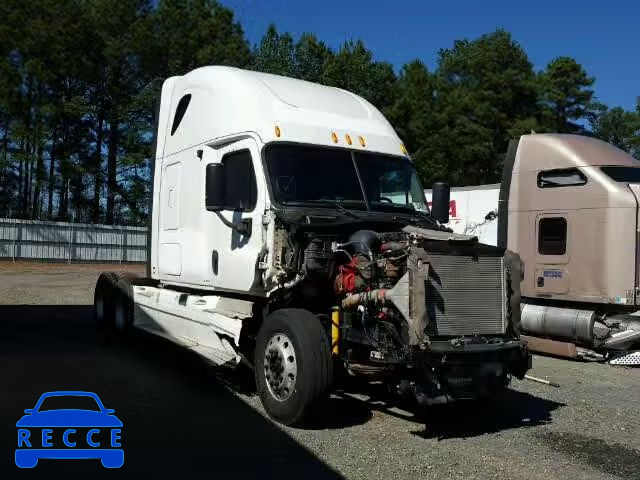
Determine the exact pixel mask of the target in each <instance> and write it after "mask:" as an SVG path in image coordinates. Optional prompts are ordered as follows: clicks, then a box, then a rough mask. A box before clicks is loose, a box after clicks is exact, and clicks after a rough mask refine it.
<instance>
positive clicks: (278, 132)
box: [275, 125, 281, 138]
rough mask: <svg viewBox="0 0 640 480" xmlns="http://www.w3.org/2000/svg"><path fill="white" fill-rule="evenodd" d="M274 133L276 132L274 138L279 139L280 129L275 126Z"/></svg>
mask: <svg viewBox="0 0 640 480" xmlns="http://www.w3.org/2000/svg"><path fill="white" fill-rule="evenodd" d="M275 131H276V137H278V138H280V133H281V132H280V127H279V126H277V125H276V128H275Z"/></svg>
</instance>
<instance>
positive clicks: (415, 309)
mask: <svg viewBox="0 0 640 480" xmlns="http://www.w3.org/2000/svg"><path fill="white" fill-rule="evenodd" d="M283 231H284V230H283ZM283 231H281V232H283ZM281 235H282V237H281V240H282V241H281V242H280V244H279V245H280V248H281V251H279V252H278V258H279V259H281V261H280V264H279V268H280V271H281V272H282V273H281V274H282V280H281V281H280V285H281V287H280V289H279V292H280V293H281V301H282V302H283V303H286V304H287V305H295V306H301V307H304V308H308V309H312V310H313V311H318V312H330V311H331V310H333V311H334V315H335V319H333V328H332V329H331V331H332V342H333V347H334V353H336V352H339V356H340V358H342V359H343V360H344V362H345V365H346V366H347V368H348V369H349V371H352V372H354V373H359V374H374V375H378V374H385V375H386V374H401V373H406V372H407V370H412V371H415V372H419V374H420V375H423V376H426V377H425V378H423V379H422V381H421V384H422V385H424V384H427V385H430V388H431V389H432V390H440V389H448V390H457V392H458V393H459V395H458V396H464V395H465V393H464V392H471V391H474V392H476V391H477V390H478V384H479V383H482V384H486V383H488V384H492V383H493V384H496V385H497V384H504V382H505V378H506V377H507V376H508V374H510V373H512V374H514V375H517V376H519V377H521V376H522V375H524V372H525V371H526V369H527V368H528V365H527V364H526V361H527V358H528V357H527V355H526V351H524V350H523V349H522V348H520V343H519V341H518V334H519V323H520V320H519V318H520V308H519V282H520V279H521V277H520V271H519V268H520V266H521V265H520V260H519V257H517V256H515V255H513V254H510V253H507V254H506V255H505V254H504V252H503V251H502V250H500V249H497V248H496V247H490V246H487V245H481V244H478V243H477V239H476V238H475V237H470V236H464V235H457V234H453V233H448V232H441V231H432V230H424V229H420V228H416V227H405V228H404V229H402V230H401V231H395V232H394V231H392V232H384V231H383V232H377V231H373V230H368V229H362V230H357V231H355V232H348V233H344V234H342V233H319V232H318V231H293V232H290V233H288V234H287V233H284V234H282V233H281ZM470 352H475V353H472V354H473V355H475V357H474V358H473V361H472V362H469V358H470V357H469V353H470ZM482 352H484V353H482ZM480 353H482V355H484V357H482V355H480ZM483 358H484V359H485V360H486V362H487V365H488V366H487V365H485V366H484V367H483V369H484V370H483V369H478V364H479V360H482V359H483ZM480 363H481V362H480ZM481 377H482V378H481ZM487 379H488V381H487ZM409 384H410V385H412V386H415V384H416V383H411V382H409ZM447 387H449V388H447ZM413 393H417V392H415V391H414V392H413ZM440 394H441V392H440V391H431V392H429V394H428V397H430V398H433V397H436V396H438V395H440Z"/></svg>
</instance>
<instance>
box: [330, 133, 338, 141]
mask: <svg viewBox="0 0 640 480" xmlns="http://www.w3.org/2000/svg"><path fill="white" fill-rule="evenodd" d="M331 140H333V143H338V135H336V132H331Z"/></svg>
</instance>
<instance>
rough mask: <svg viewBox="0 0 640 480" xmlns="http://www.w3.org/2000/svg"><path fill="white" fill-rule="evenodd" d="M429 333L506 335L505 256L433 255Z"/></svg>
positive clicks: (430, 269) (430, 276) (428, 304)
mask: <svg viewBox="0 0 640 480" xmlns="http://www.w3.org/2000/svg"><path fill="white" fill-rule="evenodd" d="M429 257H430V259H429V262H430V263H429V277H428V280H427V285H426V289H425V290H426V297H427V298H426V300H427V318H428V322H429V323H428V324H427V329H426V332H427V335H429V336H438V335H443V336H447V335H451V336H459V335H476V334H477V335H502V334H504V332H505V330H506V320H505V317H506V312H505V308H506V290H505V278H504V273H503V271H504V270H503V258H502V257H471V256H457V255H443V254H430V256H429Z"/></svg>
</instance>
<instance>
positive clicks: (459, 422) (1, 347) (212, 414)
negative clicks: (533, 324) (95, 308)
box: [0, 263, 640, 480]
mask: <svg viewBox="0 0 640 480" xmlns="http://www.w3.org/2000/svg"><path fill="white" fill-rule="evenodd" d="M101 270H113V271H126V272H129V273H139V274H142V273H143V268H142V267H141V266H131V265H126V266H120V265H89V266H86V265H60V264H25V263H21V264H8V263H0V304H3V306H0V325H2V327H3V328H2V330H1V333H0V385H2V389H0V431H2V432H5V433H4V434H3V435H1V436H0V439H2V440H0V441H2V442H4V447H5V448H1V449H0V478H2V479H4V478H14V477H15V478H24V477H27V476H29V475H31V476H32V477H34V478H43V477H45V475H46V476H48V477H49V478H52V477H57V476H60V477H64V478H99V477H101V476H103V475H107V474H108V473H110V474H114V473H117V475H118V476H119V477H122V476H123V475H124V476H127V477H136V478H140V476H141V475H144V476H146V477H147V478H168V477H171V478H178V477H180V478H202V477H204V476H205V475H206V477H207V478H261V479H264V478H271V477H275V476H277V477H279V478H305V479H309V478H344V477H346V478H359V479H360V478H361V479H371V478H385V479H404V478H433V479H445V478H460V479H488V478H496V479H522V480H525V479H526V480H529V479H549V478H563V479H565V480H570V479H576V480H578V479H623V480H638V479H640V400H639V399H640V369H627V368H620V367H612V366H609V365H606V364H597V363H580V362H573V361H568V360H562V359H555V358H548V357H541V356H535V357H534V368H533V371H532V372H531V373H532V374H533V375H536V376H539V377H543V378H547V379H551V380H553V381H556V382H558V383H559V384H560V388H553V387H548V386H545V385H541V384H537V383H532V382H529V381H517V380H515V381H514V382H513V384H512V387H511V388H510V389H509V390H508V391H507V392H506V393H505V394H504V395H502V396H501V397H499V398H496V399H494V400H493V401H491V402H471V403H459V404H453V405H449V406H445V407H437V408H433V409H431V410H430V411H428V412H419V411H415V410H412V409H409V410H405V409H404V408H401V407H399V406H397V405H394V404H393V403H390V402H389V401H388V399H387V398H386V397H385V396H384V395H382V394H381V393H380V392H379V390H378V387H376V386H375V385H374V386H371V385H370V386H358V387H354V388H353V389H350V390H349V391H339V392H336V394H335V395H334V396H332V398H331V400H330V401H329V403H328V405H327V407H326V409H325V410H324V414H323V415H322V416H321V417H319V418H318V419H317V420H316V422H315V423H314V424H312V425H310V426H309V428H307V429H293V428H283V427H281V426H279V425H275V424H274V423H273V422H271V421H270V420H269V419H267V418H266V417H265V415H264V412H263V410H262V408H261V406H260V403H259V401H258V399H257V398H256V396H255V395H254V394H253V391H252V388H251V387H252V384H251V376H250V375H249V374H247V373H246V372H244V373H243V372H239V373H236V374H233V375H229V373H228V372H226V371H220V370H217V369H215V368H214V367H212V366H210V365H209V364H207V363H206V362H204V361H202V360H201V359H200V358H199V357H196V356H195V355H193V354H191V353H190V352H187V351H185V350H184V349H181V348H179V347H176V346H174V345H173V344H170V343H168V342H167V341H164V340H161V339H157V338H155V337H151V336H149V335H146V334H143V333H142V332H141V333H139V334H137V335H136V336H135V338H134V339H133V341H131V342H128V343H126V344H106V343H105V342H104V341H103V340H102V339H101V337H100V336H99V335H98V333H97V331H96V329H95V327H94V325H93V322H92V310H91V307H90V306H89V305H90V304H91V302H92V298H93V285H94V284H95V280H96V279H97V276H98V274H99V272H100V271H101ZM61 389H73V390H88V391H94V392H96V393H97V394H98V395H99V396H100V397H101V399H102V400H103V402H104V403H105V405H106V406H107V408H114V409H115V411H116V415H118V417H119V418H120V419H121V420H122V421H123V423H124V427H123V442H124V443H123V446H124V449H125V464H124V467H123V468H122V469H120V471H118V472H106V471H105V469H103V468H102V467H101V466H100V463H99V462H98V461H95V460H94V461H92V460H86V461H72V460H70V461H62V460H49V461H47V460H43V461H41V462H40V463H39V464H38V466H37V467H36V468H35V469H33V470H31V471H23V470H18V469H17V468H16V467H15V466H14V465H13V450H14V448H15V446H14V445H15V441H14V437H13V436H12V435H13V433H12V430H13V429H15V422H16V421H17V420H18V419H19V418H20V416H21V415H22V411H23V410H24V409H25V408H31V407H33V406H34V404H35V402H36V400H37V399H38V397H39V396H40V395H41V394H42V393H43V392H45V391H50V390H61ZM405 408H406V407H405Z"/></svg>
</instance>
